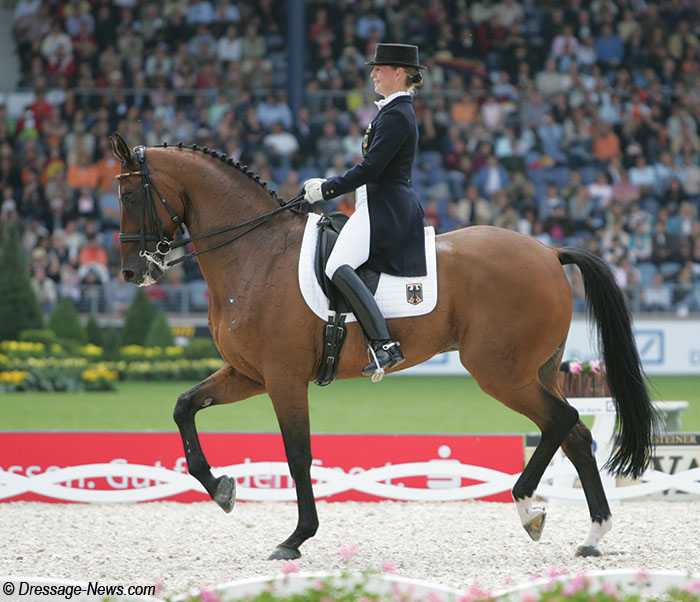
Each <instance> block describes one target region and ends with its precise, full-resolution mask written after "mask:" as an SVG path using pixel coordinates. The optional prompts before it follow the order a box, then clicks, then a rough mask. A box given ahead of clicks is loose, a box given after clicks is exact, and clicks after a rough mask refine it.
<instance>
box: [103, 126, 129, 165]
mask: <svg viewBox="0 0 700 602" xmlns="http://www.w3.org/2000/svg"><path fill="white" fill-rule="evenodd" d="M109 142H110V144H111V145H112V152H113V153H114V156H115V157H116V158H117V159H119V160H120V161H121V163H122V165H124V164H126V163H129V162H131V161H134V160H135V157H134V153H133V152H131V149H130V148H129V145H128V144H127V143H126V142H125V141H124V138H122V137H121V136H120V135H119V134H118V133H117V132H114V134H113V135H112V136H110V137H109Z"/></svg>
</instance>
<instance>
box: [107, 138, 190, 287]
mask: <svg viewBox="0 0 700 602" xmlns="http://www.w3.org/2000/svg"><path fill="white" fill-rule="evenodd" d="M109 140H110V142H111V144H112V152H113V153H114V155H115V156H116V157H117V159H119V161H121V166H122V172H121V174H119V175H118V176H117V177H118V178H119V200H120V205H121V210H120V216H119V230H120V233H119V242H120V243H121V263H122V275H123V276H124V280H125V281H126V282H131V283H132V284H135V285H137V286H148V285H149V284H153V283H154V282H156V281H157V280H158V279H160V278H161V277H162V276H163V274H164V273H165V264H164V258H165V255H166V253H167V252H168V251H169V250H170V242H171V241H172V238H173V234H174V233H175V230H176V229H177V227H178V225H179V224H180V219H181V217H182V213H181V211H182V206H181V204H180V203H179V201H177V203H176V209H178V208H179V209H180V214H179V216H178V213H177V211H176V209H174V208H173V207H172V206H171V205H170V204H169V203H168V202H167V201H165V199H166V198H168V199H170V200H171V201H173V200H177V199H179V196H180V195H179V194H178V191H177V190H176V188H175V181H174V179H173V178H172V177H169V176H167V174H165V173H164V172H162V170H161V172H158V171H157V166H154V165H153V163H152V162H148V163H147V162H146V149H145V147H142V146H141V147H136V148H135V149H134V150H131V149H130V148H129V147H128V145H127V144H126V142H125V141H124V139H123V138H122V137H121V136H120V135H119V134H117V133H115V134H114V135H113V136H110V138H109ZM161 164H162V161H161ZM154 176H155V178H156V179H154ZM178 205H179V206H178Z"/></svg>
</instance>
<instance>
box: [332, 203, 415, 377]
mask: <svg viewBox="0 0 700 602" xmlns="http://www.w3.org/2000/svg"><path fill="white" fill-rule="evenodd" d="M356 199H357V201H356V204H355V213H353V214H352V215H351V216H350V219H348V221H347V223H346V224H345V226H344V227H343V229H342V230H341V232H340V235H339V236H338V241H337V242H336V245H335V247H334V248H333V252H332V253H331V255H330V257H329V258H328V263H327V264H326V276H328V278H330V279H331V281H332V282H333V284H334V285H335V287H336V288H337V289H338V290H339V291H340V292H341V294H342V295H343V296H344V297H345V299H346V300H347V302H348V304H349V305H350V307H351V308H352V311H353V313H354V314H355V317H356V318H357V321H358V322H359V323H360V325H361V326H362V329H363V330H364V331H365V334H366V335H367V338H368V339H369V340H370V342H371V345H372V349H373V351H374V355H375V357H376V362H375V361H372V362H370V363H369V364H368V365H367V366H365V367H364V368H363V370H362V374H363V375H364V376H372V375H373V374H374V373H375V371H377V370H379V369H381V371H383V369H384V368H391V367H393V366H397V365H399V364H400V363H402V362H403V361H404V357H403V354H402V353H401V351H400V350H399V347H398V343H395V342H394V341H392V339H391V333H390V332H389V328H388V327H387V325H386V321H385V320H384V317H383V316H382V313H381V311H380V310H379V307H378V306H377V302H376V301H375V300H374V297H373V296H372V293H370V292H369V290H368V289H367V287H366V286H365V284H364V283H363V282H362V280H360V278H359V277H358V276H357V274H356V273H355V269H357V268H358V267H360V266H361V265H362V264H363V263H365V262H366V261H367V259H368V258H369V245H370V221H369V210H368V208H367V197H366V194H364V190H362V191H360V190H358V194H357V195H356Z"/></svg>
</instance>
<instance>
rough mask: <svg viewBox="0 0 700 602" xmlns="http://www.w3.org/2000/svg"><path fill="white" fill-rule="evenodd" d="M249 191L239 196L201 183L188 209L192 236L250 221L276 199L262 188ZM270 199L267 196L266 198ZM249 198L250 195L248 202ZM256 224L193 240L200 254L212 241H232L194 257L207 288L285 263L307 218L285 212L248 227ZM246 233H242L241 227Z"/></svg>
mask: <svg viewBox="0 0 700 602" xmlns="http://www.w3.org/2000/svg"><path fill="white" fill-rule="evenodd" d="M253 190H254V193H259V192H262V194H250V195H241V194H240V192H238V191H236V190H234V189H230V190H229V191H228V192H227V191H226V190H225V189H223V190H221V189H220V190H219V191H218V192H216V193H215V191H214V190H213V189H212V190H207V187H206V186H205V187H202V191H201V192H199V193H198V195H197V197H196V198H192V203H191V207H190V209H189V210H188V224H187V226H188V230H189V233H190V236H192V237H193V238H195V237H197V236H204V235H206V234H208V233H210V232H215V231H218V230H222V229H225V228H229V227H232V226H236V225H238V224H241V223H244V222H247V221H249V220H254V219H255V218H257V217H260V216H262V215H265V214H267V213H269V212H270V211H273V210H274V209H276V208H278V207H279V205H278V204H277V202H276V201H275V200H274V199H273V198H272V197H271V196H269V195H268V194H267V192H266V191H264V190H263V189H262V188H261V189H260V191H257V190H255V188H253ZM268 197H269V198H268ZM250 199H253V201H252V202H251V200H250ZM255 223H257V222H253V223H251V224H250V225H246V226H242V227H240V228H236V229H232V230H230V231H228V232H224V233H222V234H218V235H216V236H212V237H207V238H202V239H200V240H198V241H195V242H194V243H193V244H194V247H195V250H196V251H197V252H198V253H202V252H203V251H206V249H209V248H211V247H213V246H215V245H217V244H220V243H222V242H225V241H228V240H231V239H233V238H235V240H232V241H231V242H229V243H228V244H225V245H223V246H222V247H221V248H219V249H217V250H215V251H211V252H208V253H202V254H201V255H199V256H198V257H197V259H198V260H199V265H200V268H201V270H202V275H203V276H204V279H205V280H206V281H207V284H208V285H209V289H210V291H212V290H213V288H216V287H217V286H218V284H219V281H220V279H221V278H222V276H223V277H224V278H226V279H229V280H237V279H243V280H249V279H250V278H252V276H254V275H255V274H256V273H258V272H260V271H261V270H263V271H264V270H266V269H270V268H273V267H274V266H278V265H279V264H280V263H286V262H288V261H289V259H290V253H292V254H294V255H295V256H296V255H298V253H294V250H295V249H296V250H297V251H298V249H297V247H298V246H300V244H301V239H302V237H303V233H304V227H305V224H306V219H305V218H304V217H302V216H300V215H297V214H293V213H291V212H290V211H284V212H282V213H280V214H278V215H276V216H274V217H272V218H271V219H270V220H269V221H268V222H267V223H264V224H262V225H260V226H258V227H256V228H252V229H250V228H251V227H252V226H254V225H255ZM248 229H250V231H249V232H247V233H245V234H244V232H245V231H246V230H248Z"/></svg>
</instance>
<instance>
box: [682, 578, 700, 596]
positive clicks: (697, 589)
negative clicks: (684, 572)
mask: <svg viewBox="0 0 700 602" xmlns="http://www.w3.org/2000/svg"><path fill="white" fill-rule="evenodd" d="M685 591H687V592H688V593H689V594H700V580H698V579H696V580H695V581H692V582H691V583H690V585H689V586H688V587H686V588H685Z"/></svg>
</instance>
